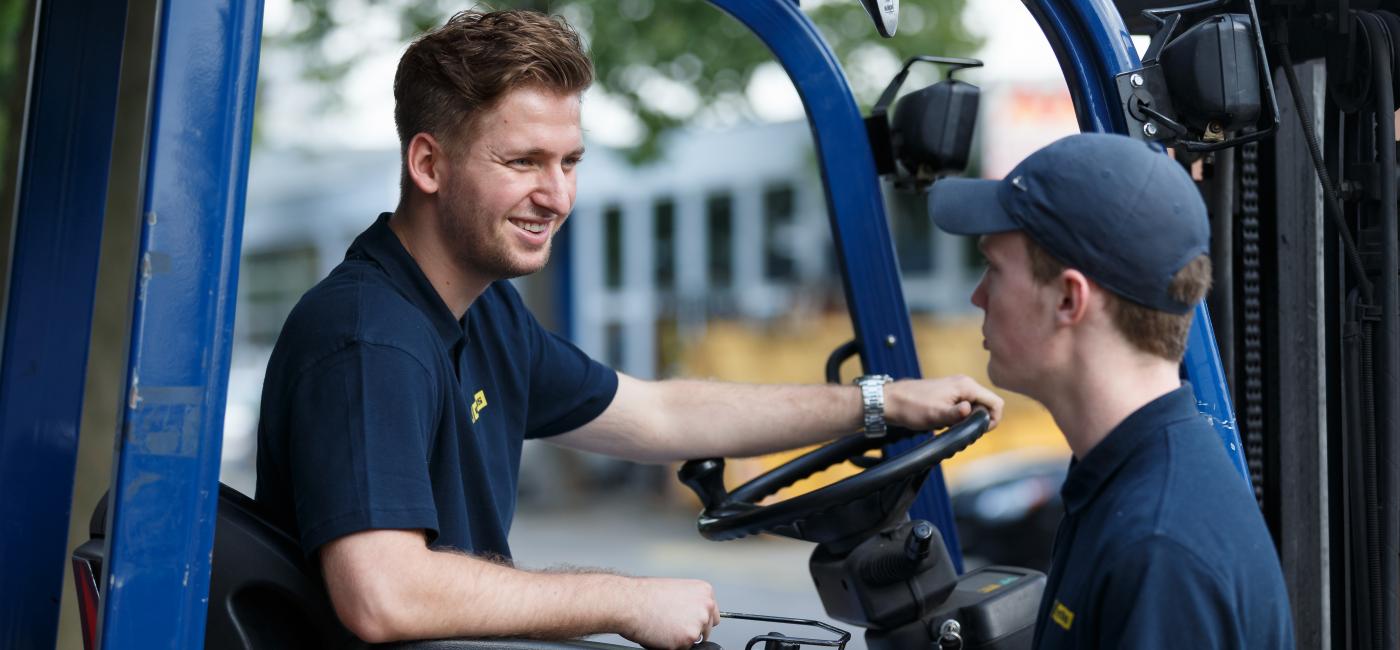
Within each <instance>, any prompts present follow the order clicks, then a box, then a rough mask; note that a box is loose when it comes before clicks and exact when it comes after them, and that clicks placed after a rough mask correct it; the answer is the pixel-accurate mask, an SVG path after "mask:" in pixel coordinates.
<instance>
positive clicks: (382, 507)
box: [288, 342, 440, 557]
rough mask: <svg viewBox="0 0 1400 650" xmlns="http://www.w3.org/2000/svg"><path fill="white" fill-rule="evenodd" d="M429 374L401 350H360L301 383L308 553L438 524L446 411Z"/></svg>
mask: <svg viewBox="0 0 1400 650" xmlns="http://www.w3.org/2000/svg"><path fill="white" fill-rule="evenodd" d="M437 392H438V391H437V389H436V388H435V386H434V384H433V383H432V382H431V380H430V376H429V374H428V371H427V370H426V369H425V368H424V367H423V365H422V364H421V363H420V362H419V361H418V360H417V359H415V358H414V357H413V356H411V355H410V354H409V353H407V352H405V351H403V350H400V349H398V348H394V347H389V346H381V345H374V344H369V343H363V342H357V343H352V344H351V345H349V346H348V347H346V348H344V349H342V350H340V351H338V352H336V353H334V354H333V355H331V356H330V357H329V358H326V359H324V360H322V361H320V362H318V363H317V364H316V365H314V366H312V367H311V368H310V369H308V370H307V371H305V372H304V373H303V375H302V376H301V377H300V378H299V380H298V382H297V384H296V388H295V390H294V392H293V405H292V407H291V421H290V430H289V432H288V433H289V438H290V446H289V452H290V455H289V462H290V468H289V474H290V476H291V478H292V492H293V495H294V500H295V508H296V518H297V528H298V530H299V531H300V533H301V540H300V542H301V546H302V550H303V551H304V552H305V553H306V554H307V556H308V557H313V556H314V555H315V553H316V551H317V549H319V548H320V547H321V545H323V544H325V543H326V542H329V541H331V540H334V539H336V538H338V537H342V536H345V535H348V534H351V533H355V532H359V531H363V530H369V529H385V528H397V529H425V530H427V531H428V538H429V541H431V540H432V539H434V538H436V536H437V529H438V521H437V511H436V508H435V507H434V502H433V490H432V481H431V479H430V477H429V474H428V452H429V449H430V448H431V445H432V439H433V432H434V431H435V430H436V423H437V419H438V413H439V412H440V409H439V408H438V407H437V402H438V400H439V399H440V396H438V395H437V394H436V393H437Z"/></svg>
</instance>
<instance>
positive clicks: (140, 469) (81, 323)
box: [0, 0, 1248, 648]
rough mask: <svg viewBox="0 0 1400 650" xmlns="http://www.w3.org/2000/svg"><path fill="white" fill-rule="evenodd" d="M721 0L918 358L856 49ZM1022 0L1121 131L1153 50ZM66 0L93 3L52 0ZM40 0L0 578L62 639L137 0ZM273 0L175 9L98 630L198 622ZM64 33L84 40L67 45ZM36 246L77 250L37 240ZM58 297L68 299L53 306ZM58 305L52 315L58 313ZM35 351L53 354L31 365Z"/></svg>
mask: <svg viewBox="0 0 1400 650" xmlns="http://www.w3.org/2000/svg"><path fill="white" fill-rule="evenodd" d="M711 2H712V3H713V4H715V5H716V6H718V7H720V8H721V9H723V10H725V11H726V12H728V13H730V14H731V15H733V16H734V17H736V18H737V19H739V20H740V21H741V22H743V23H744V24H745V25H747V26H748V27H749V29H751V30H752V31H753V32H754V33H755V34H756V35H758V37H759V38H760V39H762V40H763V42H764V43H765V44H767V45H768V47H769V48H770V49H771V50H772V51H773V53H774V55H775V57H776V58H777V60H778V61H779V62H780V63H781V64H782V65H783V67H784V69H785V70H786V71H787V73H788V75H789V76H790V77H791V78H792V80H793V83H794V84H795V85H796V86H797V89H798V92H799V94H800V95H801V96H802V99H803V103H804V105H805V106H806V110H807V113H808V117H809V119H810V121H811V126H812V130H813V136H814V138H815V139H816V144H817V149H818V153H819V159H820V163H821V169H822V174H823V177H824V178H825V180H826V183H825V188H826V193H827V201H828V207H829V210H830V217H831V223H832V230H833V236H834V239H835V242H836V245H837V249H836V250H837V255H838V259H839V263H840V265H841V269H842V275H843V281H844V289H845V292H846V296H847V298H848V304H849V306H850V312H851V318H852V322H853V325H854V329H855V333H856V338H857V343H858V345H859V349H860V352H861V357H862V362H863V364H864V368H865V370H866V372H877V373H886V374H890V375H893V376H896V377H916V376H918V375H919V367H918V360H917V357H916V355H915V350H914V346H913V337H912V333H911V329H910V323H909V316H908V310H907V307H906V306H905V303H904V298H903V292H902V288H901V284H900V273H899V268H898V266H897V263H896V258H895V255H894V250H893V246H892V242H891V239H890V235H889V230H888V224H887V220H886V217H885V212H884V205H883V199H882V197H881V194H880V183H879V179H878V178H877V177H876V175H875V171H874V158H873V154H872V153H871V150H870V145H869V142H868V141H867V139H866V135H865V130H864V126H863V122H862V120H861V115H860V111H859V109H858V108H857V105H856V103H855V100H854V98H853V96H852V94H851V91H850V87H849V85H848V84H847V82H846V80H845V76H844V74H843V73H842V71H841V67H840V64H839V62H838V61H837V60H836V58H835V56H834V55H833V54H832V52H831V50H830V49H829V48H828V47H827V46H826V43H825V41H824V40H823V39H822V37H821V35H820V34H819V33H818V31H817V29H816V28H815V26H814V25H812V23H811V22H810V21H809V20H808V19H807V18H806V16H805V15H803V14H802V13H801V11H800V10H799V9H798V4H797V1H796V0H767V1H758V0H711ZM1026 4H1027V7H1028V8H1029V9H1030V10H1031V12H1032V13H1033V14H1034V15H1035V17H1036V18H1037V20H1038V21H1039V22H1040V24H1041V26H1042V29H1043V30H1044V31H1045V33H1046V36H1047V37H1048V38H1049V39H1050V42H1051V44H1052V46H1053V47H1054V49H1055V51H1056V53H1057V56H1058V57H1059V59H1060V63H1061V67H1062V69H1063V70H1064V71H1065V76H1066V80H1067V81H1068V82H1069V87H1070V92H1071V95H1072V97H1073V98H1074V102H1075V107H1076V111H1077V113H1078V115H1079V118H1080V123H1081V128H1082V129H1083V130H1086V131H1105V132H1117V133H1124V132H1125V128H1126V127H1125V126H1124V121H1123V118H1122V114H1121V108H1120V107H1119V104H1118V99H1117V91H1116V89H1115V86H1114V78H1115V77H1116V76H1117V75H1118V74H1120V73H1122V72H1126V71H1128V70H1130V69H1132V68H1134V67H1137V65H1138V59H1137V56H1136V54H1135V52H1134V50H1133V46H1132V42H1131V40H1130V39H1129V38H1128V33H1127V30H1126V28H1124V26H1123V22H1122V19H1121V18H1120V17H1119V15H1118V13H1117V11H1116V9H1115V8H1114V7H1113V5H1112V3H1111V2H1109V0H1027V2H1026ZM70 5H71V7H70V8H72V9H77V10H78V11H72V12H66V13H64V14H60V12H59V11H57V10H56V9H55V8H56V7H69V6H70ZM42 6H43V14H42V22H43V24H42V25H41V29H40V32H39V37H38V38H37V39H36V43H37V46H36V57H35V60H36V74H35V77H34V85H33V89H32V94H31V105H33V106H40V105H44V106H62V107H65V109H64V110H66V111H69V112H65V113H51V112H49V111H44V112H43V114H39V113H37V112H36V113H35V114H34V115H33V116H31V117H30V120H31V121H30V123H29V130H28V131H27V133H28V134H29V135H28V136H27V138H28V139H27V141H26V145H25V146H26V157H24V158H23V160H24V161H25V163H24V166H25V172H26V175H25V183H24V184H23V185H21V191H20V211H19V219H18V225H17V233H16V248H17V252H19V253H20V254H18V255H16V257H15V258H14V260H13V263H12V267H11V294H10V299H9V305H8V312H7V314H6V322H5V326H6V330H5V334H4V348H3V353H4V356H3V357H0V414H3V415H0V423H3V427H4V428H3V429H0V487H7V488H10V489H11V490H10V492H9V493H10V494H19V493H29V494H31V495H34V498H31V499H28V500H26V501H27V502H26V503H19V501H20V500H19V499H7V500H6V502H5V506H4V508H5V509H4V510H3V514H4V519H3V525H4V527H5V528H4V530H5V531H7V534H5V535H0V544H4V546H3V549H4V550H6V551H7V552H5V553H0V582H3V583H4V584H7V585H14V584H18V585H20V588H19V589H17V590H16V589H5V590H0V598H4V599H5V600H4V605H5V606H0V641H5V642H6V643H5V645H7V646H10V645H16V646H25V647H29V646H33V647H48V646H52V645H53V639H54V637H55V633H56V626H57V602H56V594H57V593H58V590H59V589H62V588H63V585H62V584H61V583H62V575H63V571H62V557H63V556H64V554H65V553H66V551H67V549H64V548H63V547H64V546H65V541H66V537H65V536H64V534H63V532H64V528H65V522H66V521H67V518H68V511H69V507H70V506H69V503H68V498H67V497H68V496H69V495H71V480H72V477H73V467H74V462H75V458H76V453H77V452H76V448H77V446H76V436H77V421H78V414H79V413H80V410H81V385H82V381H83V377H84V374H85V368H84V365H85V364H84V363H83V362H84V361H85V355H84V354H82V353H73V352H72V350H75V349H77V350H84V351H85V350H86V343H87V333H88V332H89V331H90V327H91V303H92V287H93V285H94V284H95V272H96V271H95V269H96V264H95V261H96V257H97V250H96V244H95V241H96V235H95V234H94V233H100V224H101V202H100V201H98V200H96V199H95V198H94V197H100V196H102V194H103V192H105V178H106V175H105V171H106V169H107V165H108V164H109V161H110V131H111V126H110V125H111V121H112V118H113V115H114V112H115V108H114V106H115V81H116V69H117V68H116V62H117V61H119V60H120V42H121V37H120V34H121V29H120V26H121V24H122V23H123V20H121V19H122V18H124V9H125V3H122V2H104V1H101V0H87V1H83V0H50V1H49V2H45V3H43V5H42ZM82 10H86V11H82ZM261 11H262V3H261V1H260V0H204V1H203V2H193V1H191V2H164V3H162V6H161V9H160V14H159V15H160V25H159V28H158V29H157V32H156V34H157V36H156V37H157V39H158V47H157V54H156V61H155V66H154V77H153V83H152V97H151V107H152V108H151V114H150V117H149V121H150V130H149V136H148V137H149V141H148V149H147V151H148V159H147V162H146V170H145V175H144V178H145V180H144V183H145V192H144V200H143V216H144V218H143V220H142V234H141V239H140V242H141V244H140V251H139V256H138V258H137V259H138V260H139V269H138V270H137V274H138V276H137V283H136V286H137V291H136V296H135V302H134V312H133V328H132V338H131V349H130V350H131V351H130V356H129V360H128V379H127V393H126V394H127V395H128V397H129V399H128V403H127V404H126V409H125V412H124V413H123V416H124V418H123V424H122V426H121V436H120V439H119V450H118V456H117V458H116V471H115V473H114V476H113V484H112V491H111V495H110V504H111V505H110V508H109V511H108V512H109V515H108V516H109V518H110V520H109V522H108V531H109V535H108V537H107V540H108V541H107V544H108V548H107V554H106V557H107V558H108V565H107V567H106V569H105V576H104V581H105V584H104V598H103V621H102V647H103V648H158V647H198V646H199V645H201V644H202V642H203V635H204V622H205V610H206V607H207V599H208V581H209V559H210V552H211V549H212V544H213V535H214V522H215V508H216V505H217V495H218V476H219V456H220V444H221V439H222V419H223V407H224V402H225V397H226V389H227V382H228V370H229V368H228V364H229V356H230V354H231V349H232V336H231V335H232V329H233V309H234V302H235V297H236V290H235V288H236V283H237V275H238V252H239V247H240V243H241V236H242V214H243V199H244V194H245V190H246V178H247V166H248V153H249V146H250V139H251V125H252V106H253V96H254V91H255V82H256V78H257V74H256V73H257V61H258V48H259V38H260V34H261ZM61 15H62V16H69V17H71V16H82V17H83V18H64V19H60V18H59V16H61ZM103 18H105V20H102V19H103ZM83 20H86V22H79V21H83ZM57 27H67V28H73V29H74V31H73V32H72V33H67V32H60V31H59V30H57V29H56V28H57ZM114 33H115V36H114ZM54 34H59V35H58V36H55V35H54ZM65 49H66V50H69V51H76V52H85V53H88V54H86V55H85V58H80V59H78V60H67V61H65V60H64V59H63V58H62V57H63V54H62V53H63V52H64V51H65ZM50 69H57V70H69V71H70V72H69V74H74V75H76V77H75V78H77V79H78V80H80V82H81V83H79V84H78V85H74V84H73V83H71V82H70V83H68V84H66V85H63V84H54V83H51V82H50V81H48V80H49V79H50V78H51V77H50V75H52V74H57V73H51V72H49V70H50ZM80 89H85V90H80ZM85 93H87V94H85ZM60 114H61V115H64V116H66V119H67V120H68V122H66V123H64V124H65V125H66V128H67V129H68V132H69V133H72V134H75V135H78V136H82V138H83V139H81V140H79V141H77V142H78V143H79V144H80V145H81V146H70V148H68V149H61V150H58V151H54V150H48V151H46V148H45V147H44V146H41V145H44V144H45V143H47V142H49V141H50V140H52V139H54V138H59V135H60V134H59V132H57V131H55V128H65V127H54V126H48V124H50V123H49V121H48V120H51V119H54V116H55V115H60ZM104 128H105V129H106V131H105V132H104V131H103V130H102V129H104ZM87 129H95V130H94V131H88V130H87ZM104 139H105V140H106V145H105V146H106V148H105V149H104V145H103V141H104ZM53 141H55V142H61V141H62V140H61V139H58V140H53ZM30 152H32V154H31V153H30ZM45 155H51V156H58V159H57V161H56V162H55V163H52V164H56V165H60V166H62V165H68V167H62V169H61V171H60V172H55V174H54V175H52V176H40V175H38V174H37V173H36V171H37V170H40V169H43V168H44V163H43V160H44V158H43V157H44V156H45ZM46 196H47V197H57V198H58V199H60V201H59V203H60V204H61V205H59V206H56V207H54V208H44V209H42V210H40V209H38V208H35V207H33V206H36V205H40V204H39V203H37V202H38V201H40V200H42V198H43V197H46ZM77 197H84V200H83V201H78V200H77ZM64 200H70V201H72V203H64ZM52 215H71V216H66V217H64V218H65V219H69V220H70V221H71V223H72V224H74V225H72V226H64V227H71V228H75V229H76V230H63V229H62V228H58V227H55V229H54V230H51V231H44V232H42V233H38V231H35V230H32V229H34V228H36V227H37V226H38V225H41V222H42V221H43V219H54V218H55V217H54V216H52ZM63 223H69V222H63ZM56 225H57V224H52V223H50V224H48V226H51V227H52V226H56ZM94 228H96V230H94ZM74 233H77V235H78V236H77V239H76V241H77V242H78V245H77V246H73V242H74V241H75V240H74V239H73V237H74ZM65 246H68V248H65ZM21 248H22V250H20V249H21ZM31 249H32V251H33V252H35V253H39V252H42V251H46V250H48V251H62V253H61V254H57V255H30V254H29V253H30V252H31ZM857 260H858V261H859V263H853V262H855V261H857ZM44 277H52V278H54V280H53V282H51V283H50V284H49V285H47V287H45V285H38V286H40V288H47V289H48V290H49V291H50V292H51V293H50V294H49V295H48V296H46V297H44V298H39V299H36V298H33V297H30V298H26V296H33V295H34V294H32V293H29V292H32V291H34V289H30V288H29V287H28V285H26V284H25V283H26V282H29V283H32V282H36V278H44ZM46 300H47V301H52V302H45V301H46ZM55 309H61V310H62V313H63V315H64V316H66V319H63V320H59V321H58V322H56V323H55V322H53V321H52V315H53V313H55V312H54V311H53V310H55ZM1196 316H1197V318H1196V321H1195V326H1194V327H1193V330H1192V333H1191V336H1190V342H1189V346H1188V350H1187V356H1186V361H1185V363H1184V364H1183V374H1184V376H1185V377H1187V378H1188V379H1189V380H1190V381H1191V382H1192V383H1193V385H1194V386H1195V389H1196V396H1197V401H1198V405H1199V407H1200V409H1201V411H1202V412H1203V413H1205V414H1207V415H1208V416H1210V417H1211V418H1212V420H1213V422H1214V424H1215V426H1216V429H1217V431H1218V432H1219V433H1220V435H1221V438H1222V440H1223V441H1224V443H1225V445H1226V448H1227V449H1228V450H1229V451H1230V452H1231V456H1232V458H1233V459H1234V461H1235V464H1236V467H1237V469H1239V470H1240V471H1241V474H1242V475H1243V476H1245V477H1246V480H1248V479H1247V473H1245V472H1244V465H1243V461H1242V458H1241V454H1240V444H1239V438H1238V434H1237V433H1236V431H1235V428H1234V416H1233V413H1232V412H1231V407H1230V400H1229V395H1228V392H1227V388H1226V383H1225V380H1224V375H1223V372H1222V371H1221V364H1220V359H1219V353H1218V352H1217V351H1216V348H1215V345H1214V338H1213V334H1212V332H1211V328H1210V323H1209V321H1208V319H1207V317H1206V315H1205V311H1204V308H1203V307H1198V308H1197V311H1196ZM45 323H47V325H46V326H47V327H48V328H49V329H47V330H45V329H42V328H41V325H44V324H45ZM59 336H61V337H64V338H63V339H62V345H63V346H64V347H63V348H58V347H55V348H53V349H54V350H56V351H57V350H60V349H62V350H67V352H66V353H64V354H58V353H57V352H55V353H54V355H52V356H45V361H44V363H40V362H39V361H38V360H37V357H35V355H34V354H30V353H29V352H26V350H29V349H30V348H31V347H35V346H37V345H41V344H43V345H50V343H49V341H51V340H52V339H51V338H50V337H59ZM70 339H71V340H70ZM53 345H55V346H56V345H57V344H53ZM35 349H37V347H35ZM35 369H37V371H39V372H41V373H43V374H41V375H37V376H36V375H34V374H26V373H33V372H35ZM36 377H37V378H36ZM75 386H76V387H77V388H76V389H75V388H74V387H75ZM907 446H908V445H905V446H904V448H907ZM902 450H903V449H893V450H892V451H894V452H899V451H902ZM24 477H31V478H32V479H33V480H30V481H28V482H26V481H24V480H21V479H24ZM911 514H912V515H913V516H915V517H919V518H923V519H928V520H930V521H932V522H934V523H935V524H937V525H938V526H939V528H940V530H942V531H943V534H944V536H945V540H946V541H947V542H948V543H947V546H948V548H949V550H950V552H951V553H952V555H953V557H954V560H955V562H957V563H958V565H959V567H961V556H960V552H959V546H958V544H957V540H956V529H955V527H954V525H953V518H952V512H951V507H950V505H949V502H948V497H947V491H946V488H945V486H944V483H943V480H942V475H941V473H939V472H937V471H936V470H935V472H934V474H933V475H932V476H930V478H929V480H928V482H927V483H926V485H925V488H924V490H923V492H922V493H921V494H920V496H919V499H918V501H917V502H916V503H915V505H914V507H913V509H912V511H911ZM60 515H61V516H60ZM55 549H58V550H55ZM12 580H13V581H12ZM51 598H52V599H53V600H51ZM12 642H13V643H12Z"/></svg>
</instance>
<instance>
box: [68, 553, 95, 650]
mask: <svg viewBox="0 0 1400 650" xmlns="http://www.w3.org/2000/svg"><path fill="white" fill-rule="evenodd" d="M73 582H75V583H77V585H76V586H77V588H78V614H79V618H81V619H82V620H83V649H84V650H96V649H97V576H95V575H93V572H92V563H91V562H89V561H87V560H84V559H82V558H77V557H75V558H73Z"/></svg>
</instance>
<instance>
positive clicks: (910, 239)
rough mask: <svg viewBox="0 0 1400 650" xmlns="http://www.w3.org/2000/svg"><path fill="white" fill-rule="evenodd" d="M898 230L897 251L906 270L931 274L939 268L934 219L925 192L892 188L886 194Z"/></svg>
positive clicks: (891, 216) (893, 225) (895, 227)
mask: <svg viewBox="0 0 1400 650" xmlns="http://www.w3.org/2000/svg"><path fill="white" fill-rule="evenodd" d="M885 196H886V198H887V199H888V200H887V203H886V205H888V206H889V208H890V226H891V229H892V230H893V231H894V232H893V235H894V245H895V255H896V256H898V258H899V268H901V269H903V271H904V272H905V273H913V274H921V275H922V274H928V273H932V272H934V271H936V270H937V268H936V266H935V260H934V258H933V220H932V219H930V218H929V215H928V205H927V203H926V202H925V201H926V199H925V198H924V195H923V194H914V193H910V192H891V193H888V194H886V195H885Z"/></svg>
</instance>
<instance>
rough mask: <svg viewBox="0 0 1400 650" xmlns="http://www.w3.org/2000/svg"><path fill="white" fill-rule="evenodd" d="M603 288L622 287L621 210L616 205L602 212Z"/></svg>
mask: <svg viewBox="0 0 1400 650" xmlns="http://www.w3.org/2000/svg"><path fill="white" fill-rule="evenodd" d="M603 286H605V287H607V288H609V289H617V288H619V287H621V286H622V208H621V207H618V206H616V205H610V206H608V207H607V208H606V209H604V210H603Z"/></svg>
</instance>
